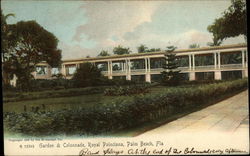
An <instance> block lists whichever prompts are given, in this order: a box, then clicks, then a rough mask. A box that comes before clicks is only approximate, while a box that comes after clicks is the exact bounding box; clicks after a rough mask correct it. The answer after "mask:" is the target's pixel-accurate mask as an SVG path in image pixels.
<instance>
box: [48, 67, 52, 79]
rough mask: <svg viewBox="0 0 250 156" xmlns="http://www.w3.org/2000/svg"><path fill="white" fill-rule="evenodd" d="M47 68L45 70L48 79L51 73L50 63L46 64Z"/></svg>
mask: <svg viewBox="0 0 250 156" xmlns="http://www.w3.org/2000/svg"><path fill="white" fill-rule="evenodd" d="M47 70H48V71H47V79H50V78H51V77H52V74H51V70H52V68H51V66H50V65H47Z"/></svg>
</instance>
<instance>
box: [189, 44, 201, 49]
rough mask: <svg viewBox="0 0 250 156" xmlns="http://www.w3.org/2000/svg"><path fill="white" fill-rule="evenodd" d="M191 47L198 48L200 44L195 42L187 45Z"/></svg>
mask: <svg viewBox="0 0 250 156" xmlns="http://www.w3.org/2000/svg"><path fill="white" fill-rule="evenodd" d="M193 48H200V45H199V44H197V43H194V44H190V45H189V49H193Z"/></svg>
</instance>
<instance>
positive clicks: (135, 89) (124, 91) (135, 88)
mask: <svg viewBox="0 0 250 156" xmlns="http://www.w3.org/2000/svg"><path fill="white" fill-rule="evenodd" d="M148 92H149V86H147V85H129V86H114V87H112V88H107V89H105V91H104V95H106V96H122V95H125V96H130V95H134V94H145V93H148Z"/></svg>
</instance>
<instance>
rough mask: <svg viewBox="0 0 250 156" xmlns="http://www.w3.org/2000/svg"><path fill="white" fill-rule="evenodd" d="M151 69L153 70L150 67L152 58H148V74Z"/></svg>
mask: <svg viewBox="0 0 250 156" xmlns="http://www.w3.org/2000/svg"><path fill="white" fill-rule="evenodd" d="M150 69H151V67H150V58H148V72H149V73H150Z"/></svg>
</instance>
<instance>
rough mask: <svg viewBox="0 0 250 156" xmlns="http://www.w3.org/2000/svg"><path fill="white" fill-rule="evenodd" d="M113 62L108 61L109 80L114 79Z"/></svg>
mask: <svg viewBox="0 0 250 156" xmlns="http://www.w3.org/2000/svg"><path fill="white" fill-rule="evenodd" d="M112 68H113V66H112V61H108V79H112V78H113V77H112Z"/></svg>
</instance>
